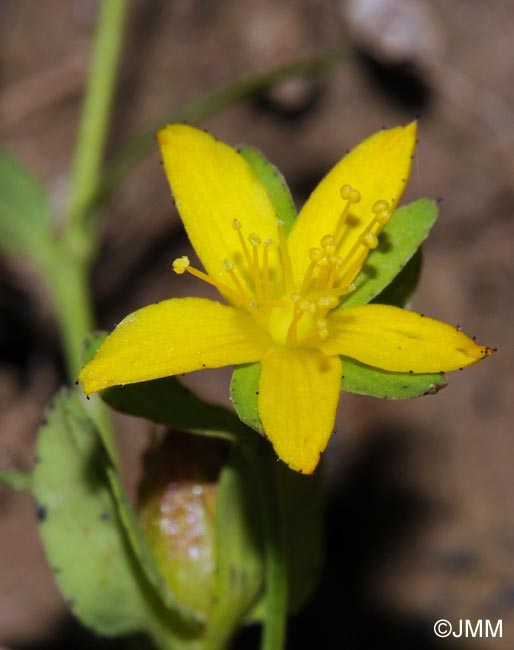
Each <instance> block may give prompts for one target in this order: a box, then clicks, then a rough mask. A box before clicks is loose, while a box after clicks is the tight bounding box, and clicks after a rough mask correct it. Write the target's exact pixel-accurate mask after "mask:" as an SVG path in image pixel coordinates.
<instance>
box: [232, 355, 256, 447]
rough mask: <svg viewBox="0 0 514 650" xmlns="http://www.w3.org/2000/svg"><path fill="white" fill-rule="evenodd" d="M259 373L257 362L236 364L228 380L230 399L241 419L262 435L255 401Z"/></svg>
mask: <svg viewBox="0 0 514 650" xmlns="http://www.w3.org/2000/svg"><path fill="white" fill-rule="evenodd" d="M260 374H261V364H260V363H259V362H255V363H245V364H244V365H242V366H236V367H235V368H234V372H233V373H232V381H231V382H230V399H231V400H232V405H233V406H234V408H235V410H236V413H237V415H238V417H239V418H240V419H241V421H242V422H244V423H245V424H246V425H247V426H249V427H251V428H252V429H254V431H258V432H259V433H260V434H262V435H264V427H263V426H262V423H261V419H260V417H259V408H258V402H257V397H258V395H259V377H260Z"/></svg>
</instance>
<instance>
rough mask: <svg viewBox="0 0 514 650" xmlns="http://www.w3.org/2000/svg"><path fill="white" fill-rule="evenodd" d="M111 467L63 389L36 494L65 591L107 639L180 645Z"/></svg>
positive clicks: (39, 461)
mask: <svg viewBox="0 0 514 650" xmlns="http://www.w3.org/2000/svg"><path fill="white" fill-rule="evenodd" d="M108 466H109V461H108V459H107V456H106V454H105V453H104V450H103V449H102V447H101V444H100V437H99V435H98V431H97V430H96V427H95V424H94V423H93V422H92V420H91V419H90V418H89V416H88V415H87V413H86V411H85V409H84V406H83V398H82V397H81V396H79V395H78V394H77V393H76V392H70V391H67V390H63V391H61V393H59V394H58V395H57V397H56V398H55V400H54V402H53V403H52V405H51V406H50V408H49V410H48V412H47V416H46V420H45V422H44V424H43V425H42V427H41V429H40V432H39V436H38V442H37V449H36V465H35V468H34V480H33V494H34V499H35V502H36V506H37V513H38V517H39V521H40V535H41V539H42V542H43V545H44V548H45V553H46V556H47V559H48V563H49V565H50V567H51V569H52V572H53V574H54V577H55V580H56V582H57V584H58V585H59V588H60V591H61V593H62V594H63V596H64V598H65V599H66V600H67V601H68V604H69V606H70V608H71V610H72V611H73V613H74V614H75V615H76V616H77V618H79V619H80V620H81V622H82V623H83V624H84V625H86V626H88V627H90V628H92V629H93V630H95V631H96V632H97V633H99V634H103V635H119V634H128V633H133V632H146V633H148V634H149V635H150V636H152V637H153V638H154V639H155V640H158V641H159V643H160V644H161V647H163V648H165V647H169V648H170V650H171V648H173V647H176V646H175V645H174V643H172V641H176V639H177V634H181V633H182V629H183V628H182V627H181V622H180V621H179V622H178V623H177V622H175V621H174V618H173V616H172V613H171V612H170V611H169V610H166V609H165V608H164V606H163V604H162V603H161V602H160V600H159V599H158V598H157V595H156V593H155V592H154V590H153V589H152V588H151V586H150V584H149V583H148V582H147V580H146V578H145V576H144V574H143V573H142V571H141V569H140V567H139V566H138V564H137V562H136V561H135V558H134V555H133V553H132V550H131V548H130V545H129V544H128V543H127V539H126V536H125V534H124V530H123V527H122V525H121V523H120V521H119V518H118V511H117V507H116V503H115V501H114V499H113V496H112V492H111V490H110V488H109V483H108V480H107V476H106V468H107V467H108Z"/></svg>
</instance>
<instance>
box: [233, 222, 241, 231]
mask: <svg viewBox="0 0 514 650" xmlns="http://www.w3.org/2000/svg"><path fill="white" fill-rule="evenodd" d="M232 228H233V229H234V230H241V222H240V221H239V219H233V220H232Z"/></svg>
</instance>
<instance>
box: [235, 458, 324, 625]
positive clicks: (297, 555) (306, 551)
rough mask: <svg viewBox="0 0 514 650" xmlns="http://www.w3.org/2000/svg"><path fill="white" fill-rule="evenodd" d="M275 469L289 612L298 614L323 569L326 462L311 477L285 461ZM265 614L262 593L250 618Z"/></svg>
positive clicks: (261, 618)
mask: <svg viewBox="0 0 514 650" xmlns="http://www.w3.org/2000/svg"><path fill="white" fill-rule="evenodd" d="M276 470H277V480H278V493H279V494H280V499H281V513H282V518H283V523H284V527H283V528H284V536H285V547H286V556H287V569H286V570H287V576H288V590H287V591H288V594H289V598H288V611H289V613H290V614H295V613H296V612H298V611H299V610H300V609H301V608H302V607H303V606H304V605H305V604H306V603H307V601H308V600H309V598H310V597H311V596H312V593H313V592H314V590H315V588H316V587H317V585H318V582H319V579H320V577H321V572H322V569H323V481H322V478H323V471H322V470H323V462H321V463H320V465H319V466H318V467H317V469H316V471H315V473H314V474H312V475H310V476H308V475H305V474H300V473H299V472H293V471H291V470H290V469H289V468H288V467H287V466H286V465H284V464H283V463H278V464H276ZM298 540H301V543H298ZM265 616H266V594H265V593H263V594H262V595H261V597H260V598H259V600H258V601H257V602H256V603H255V605H254V607H253V609H252V610H251V612H250V613H249V614H248V616H247V621H248V622H261V621H263V620H264V618H265Z"/></svg>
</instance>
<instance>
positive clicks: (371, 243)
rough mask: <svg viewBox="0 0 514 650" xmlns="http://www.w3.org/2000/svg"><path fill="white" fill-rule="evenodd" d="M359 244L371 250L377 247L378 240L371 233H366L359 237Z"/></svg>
mask: <svg viewBox="0 0 514 650" xmlns="http://www.w3.org/2000/svg"><path fill="white" fill-rule="evenodd" d="M359 243H360V244H362V245H363V246H365V247H366V248H370V249H373V248H376V247H377V246H378V239H377V236H376V235H374V234H373V233H372V232H366V233H364V234H362V235H361V236H360V237H359Z"/></svg>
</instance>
